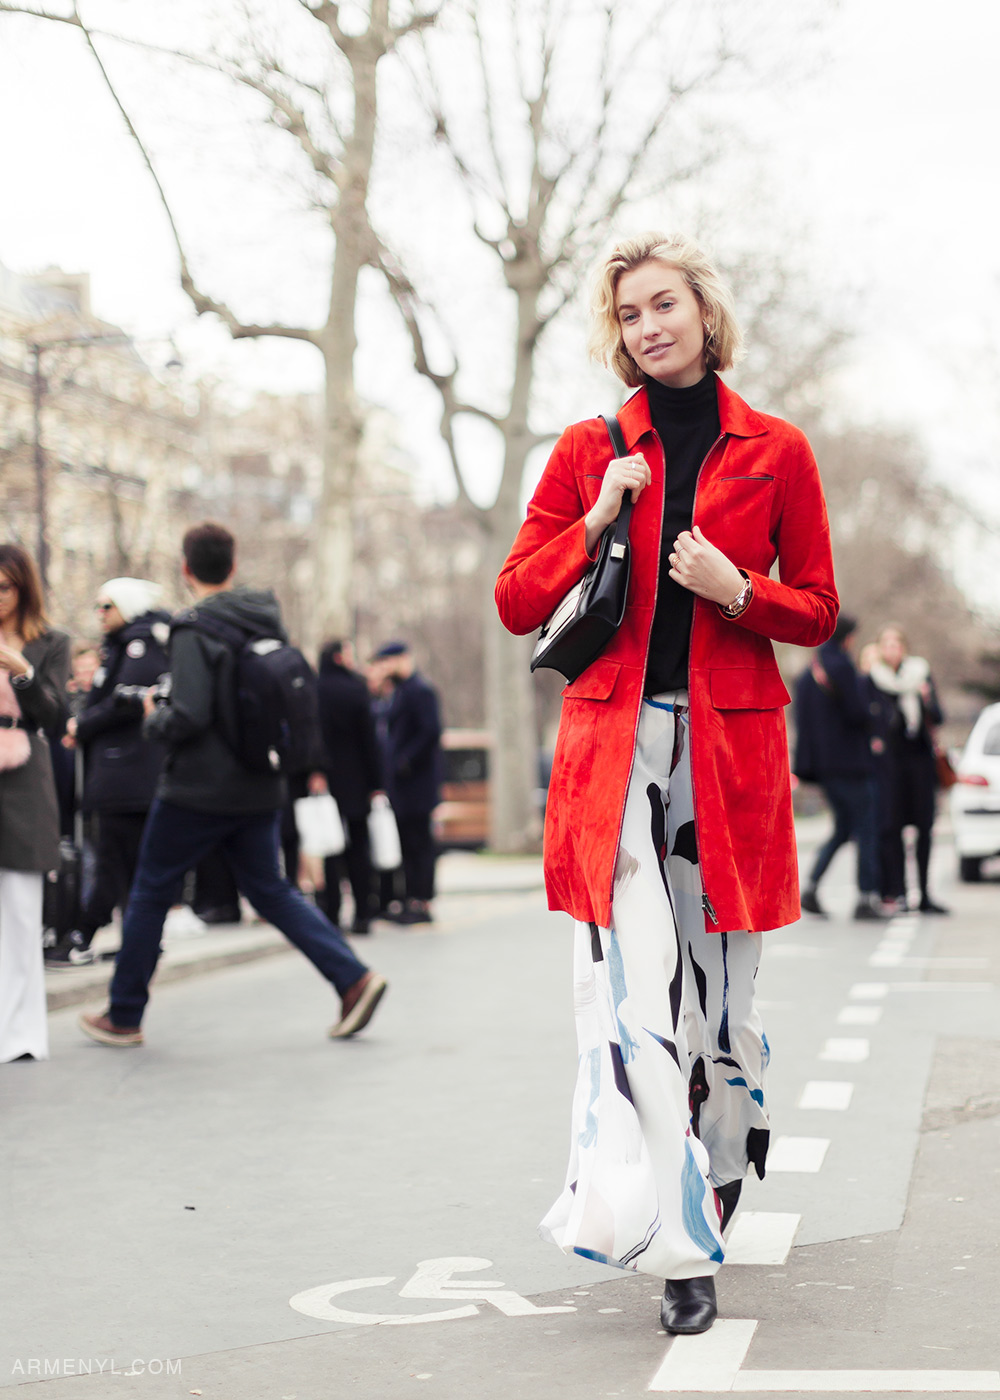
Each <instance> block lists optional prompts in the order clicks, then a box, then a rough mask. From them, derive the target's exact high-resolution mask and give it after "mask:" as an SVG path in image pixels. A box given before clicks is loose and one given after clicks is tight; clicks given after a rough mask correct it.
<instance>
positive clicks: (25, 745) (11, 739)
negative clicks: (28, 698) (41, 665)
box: [0, 667, 31, 773]
mask: <svg viewBox="0 0 1000 1400" xmlns="http://www.w3.org/2000/svg"><path fill="white" fill-rule="evenodd" d="M0 715H9V716H10V718H11V719H20V718H21V706H20V705H19V704H18V703H17V696H16V695H15V694H14V687H13V686H12V685H11V683H10V672H9V671H7V670H4V668H3V667H0ZM30 757H31V741H30V740H29V738H28V735H27V733H26V732H25V731H24V730H23V729H0V773H5V772H7V771H8V770H9V769H11V768H23V767H24V765H25V764H26V763H27V761H28V759H29V758H30Z"/></svg>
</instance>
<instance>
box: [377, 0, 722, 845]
mask: <svg viewBox="0 0 1000 1400" xmlns="http://www.w3.org/2000/svg"><path fill="white" fill-rule="evenodd" d="M733 9H734V7H732V6H731V5H729V4H726V3H707V4H704V5H701V6H692V5H690V4H687V3H684V2H683V0H667V3H660V4H657V5H655V6H652V5H651V6H647V5H635V6H628V5H621V4H613V3H607V4H604V3H601V4H590V5H587V6H585V7H581V6H579V5H576V4H573V3H572V0H536V3H534V4H530V5H525V4H522V3H519V0H505V2H504V3H496V0H467V3H466V4H464V5H457V4H456V5H455V6H453V7H451V8H449V10H448V11H447V18H449V19H450V20H451V27H450V29H447V30H446V29H445V28H444V27H442V28H441V29H439V30H436V31H435V32H434V33H433V34H429V35H427V36H425V37H424V42H423V43H422V44H421V46H420V53H421V62H420V64H419V65H418V66H417V67H416V71H415V77H416V80H417V82H418V84H419V86H420V89H421V90H422V93H423V96H424V105H425V108H426V110H427V112H428V114H429V126H430V131H431V133H432V134H433V137H434V139H435V141H436V143H437V145H438V147H439V149H440V151H441V152H442V153H443V154H444V155H445V156H446V157H447V161H448V163H449V164H450V167H451V170H452V172H453V174H454V175H455V176H457V179H458V182H459V184H460V186H461V189H462V190H463V191H464V195H465V198H466V200H467V204H468V209H469V215H470V216H471V218H470V219H469V220H468V221H467V222H471V225H472V228H473V230H474V233H475V236H476V239H477V240H478V244H479V246H480V248H481V249H482V250H485V253H486V256H487V259H488V260H489V259H491V260H492V266H491V267H488V268H487V269H486V271H485V274H484V275H483V276H482V281H481V283H480V282H477V285H476V288H475V295H474V296H471V297H463V296H461V295H460V294H459V295H457V294H456V288H455V286H454V282H453V281H450V282H449V284H448V286H447V287H442V286H441V285H440V282H439V283H438V285H437V286H435V285H434V279H433V277H432V276H430V275H429V276H427V277H426V278H425V279H424V282H423V284H422V285H421V286H420V287H419V288H418V287H417V286H416V285H415V282H414V280H413V279H411V278H410V277H407V275H406V274H405V272H404V271H403V270H402V269H401V268H400V267H398V266H397V265H395V264H394V262H393V260H392V258H391V257H390V256H389V255H388V254H387V253H385V252H384V251H383V254H382V267H383V271H384V272H385V275H386V277H387V279H388V282H389V286H390V288H391V290H392V292H393V294H394V296H395V298H396V301H397V304H398V305H399V307H400V310H401V312H402V315H403V317H404V320H405V323H406V326H407V328H408V331H409V333H410V337H411V340H412V346H413V354H414V363H415V365H416V368H417V370H418V371H419V373H420V374H421V375H423V376H424V377H425V378H426V379H428V380H429V381H430V382H431V383H432V384H433V385H434V386H435V388H436V389H437V391H438V393H439V395H440V401H441V432H442V435H443V437H444V441H445V443H446V444H447V447H448V450H449V453H450V456H451V462H452V465H453V468H454V477H455V485H456V490H457V492H458V497H459V500H460V502H461V503H462V505H463V506H464V508H465V509H466V511H467V513H468V515H469V516H470V517H471V518H472V519H474V520H475V521H476V522H477V524H478V526H479V528H480V529H481V531H482V536H483V540H484V552H485V567H484V580H485V583H486V592H485V597H484V606H483V617H484V628H485V639H486V648H485V651H486V671H485V674H486V698H487V715H488V722H489V725H490V727H491V728H492V729H493V731H494V733H495V735H496V752H497V753H499V754H501V755H502V756H503V757H502V762H501V763H499V764H498V765H496V771H495V772H494V773H493V775H492V783H491V787H492V800H493V845H494V847H495V848H496V849H499V850H518V849H523V848H525V847H526V846H530V845H532V844H533V843H534V842H536V841H537V837H538V832H537V814H536V811H535V807H534V801H533V794H534V789H535V787H536V784H537V774H536V772H535V749H536V725H535V719H534V714H533V699H532V688H531V684H530V681H529V675H528V667H527V662H528V649H527V647H526V645H525V642H524V640H523V639H521V638H516V637H511V636H509V635H508V634H507V633H506V632H505V631H504V630H503V629H502V628H501V626H500V624H499V622H498V621H497V618H496V613H495V609H494V607H493V601H492V589H493V581H494V580H495V578H496V575H497V572H498V570H499V568H500V566H501V564H502V562H503V560H504V557H505V555H506V553H507V550H508V549H509V547H510V543H511V541H512V539H513V537H514V534H515V532H516V530H517V528H518V526H519V524H520V520H521V507H522V486H523V481H524V477H525V469H526V465H527V464H528V461H529V457H530V455H531V454H532V452H533V451H534V450H535V449H536V448H539V447H540V446H542V445H544V444H545V443H547V442H550V441H551V440H552V439H553V438H554V437H555V436H556V431H555V430H557V429H558V427H560V426H561V424H560V423H559V422H558V420H557V421H556V422H553V410H552V409H551V407H550V406H549V405H547V404H545V402H544V397H545V396H544V393H543V392H540V390H543V389H544V380H545V374H544V368H545V360H546V347H547V345H548V344H549V343H550V342H551V341H552V334H551V333H552V329H553V327H554V324H555V323H556V321H557V318H558V317H559V316H560V313H561V312H563V311H564V309H566V308H567V307H570V306H571V305H572V303H573V302H574V299H575V298H576V297H577V294H578V291H579V285H580V281H581V275H582V269H583V268H585V267H586V266H587V265H589V264H590V263H591V262H592V261H593V258H594V256H595V254H596V252H597V250H598V248H599V247H600V245H601V244H602V243H603V242H604V241H605V240H606V238H607V236H608V233H609V230H610V229H611V227H612V226H613V225H614V222H615V220H616V218H617V217H618V216H619V215H620V214H621V213H622V211H623V210H624V209H625V207H626V205H627V204H628V203H630V202H631V203H634V202H635V201H637V200H640V201H641V200H642V199H643V198H644V197H648V196H650V195H651V194H654V193H656V194H660V195H663V194H664V192H666V191H667V190H670V191H671V192H675V191H677V190H678V189H680V188H681V187H682V186H684V185H685V184H688V183H690V182H692V181H693V180H694V177H696V176H702V175H704V173H705V172H706V170H707V169H708V168H709V166H710V165H711V164H712V162H713V160H714V159H715V157H716V155H717V154H718V152H719V149H720V142H719V138H718V130H717V124H716V122H715V120H714V118H713V117H712V116H711V115H710V113H709V110H708V108H707V106H706V99H707V98H708V97H709V96H710V95H711V94H712V93H713V92H715V93H717V92H718V91H719V90H720V86H721V84H722V83H723V80H725V81H726V82H728V83H729V84H731V85H732V84H738V83H739V82H740V81H741V75H742V73H743V63H742V60H741V59H740V58H739V57H737V54H736V52H735V50H734V47H733V43H732V35H731V31H730V27H729V24H728V19H729V17H730V15H731V14H732V13H733ZM456 54H457V55H459V57H458V62H459V65H460V66H461V68H462V71H463V74H464V76H465V84H464V87H463V88H462V89H460V88H459V87H458V86H457V85H456V84H454V83H449V81H448V73H449V71H451V69H452V68H453V67H454V65H455V62H456ZM730 95H731V94H730ZM463 98H464V102H463ZM450 271H451V268H450V266H449V273H450ZM472 275H473V276H476V277H478V276H479V275H480V274H478V273H477V272H473V273H472ZM456 303H457V304H458V307H459V309H460V310H462V309H467V308H468V306H469V305H473V306H474V307H475V311H474V314H473V316H472V321H473V337H472V343H471V345H470V339H469V336H468V335H464V336H463V334H462V327H461V326H459V327H458V329H457V330H456V329H455V321H456V318H455V317H454V315H452V316H449V309H451V308H454V307H455V305H456ZM466 319H468V318H466ZM449 322H450V325H449ZM498 337H501V338H502V343H503V345H504V347H505V350H506V354H507V359H508V363H507V364H503V363H502V362H501V364H500V366H499V369H498V368H497V366H496V365H495V364H493V365H490V364H489V363H487V365H485V366H484V365H483V363H482V349H483V347H484V345H487V346H488V347H489V350H490V351H491V352H492V353H493V355H494V359H495V351H496V345H497V340H498ZM449 343H450V344H451V346H452V349H451V351H450V352H449V351H448V350H447V349H443V348H442V347H444V346H447V345H448V344H449ZM477 354H478V355H479V357H480V367H479V375H478V378H479V382H480V384H483V383H485V384H486V386H487V387H486V389H485V391H483V390H480V392H479V395H478V397H477V398H475V399H472V398H471V397H470V396H469V394H468V391H467V390H466V389H465V387H464V386H466V385H467V384H469V382H470V380H472V378H473V365H474V363H475V360H476V357H477ZM576 363H579V355H578V352H577V356H576ZM563 373H565V371H563ZM575 377H576V378H579V377H580V376H575ZM498 381H499V386H500V387H497V386H498ZM590 387H591V395H592V397H591V408H590V411H591V412H594V411H595V409H596V408H597V407H602V406H606V405H602V404H596V405H595V404H594V401H593V396H594V395H596V393H597V392H600V391H598V390H597V381H596V380H595V381H593V383H592V385H591V386H590ZM603 392H604V393H605V394H608V390H607V389H605V390H604V391H603ZM562 401H563V404H564V405H565V404H566V402H567V401H568V402H570V403H572V402H574V401H575V402H577V403H579V402H580V396H579V395H578V394H574V393H571V392H567V393H564V394H563V395H562ZM563 411H565V409H564V410H563ZM470 418H473V419H476V420H478V421H479V422H480V423H485V424H486V425H487V426H488V428H489V429H491V430H492V431H493V432H494V433H495V434H496V435H497V437H498V438H499V439H500V444H499V455H500V456H501V457H502V465H501V468H500V471H499V485H498V487H497V490H496V494H495V497H494V498H493V500H492V502H491V503H490V504H488V505H484V504H482V503H481V499H480V497H481V488H480V491H479V492H477V491H476V485H477V481H478V482H481V479H482V473H481V472H477V466H478V465H479V461H477V456H476V452H474V451H473V450H471V449H467V450H466V451H465V452H463V451H462V450H461V443H460V438H461V436H462V432H463V427H467V425H468V423H469V420H470ZM545 419H547V421H544V420H545ZM562 421H563V422H565V419H563V420H562ZM477 451H478V452H479V453H480V458H479V460H481V449H477Z"/></svg>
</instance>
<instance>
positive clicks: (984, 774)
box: [949, 705, 1000, 881]
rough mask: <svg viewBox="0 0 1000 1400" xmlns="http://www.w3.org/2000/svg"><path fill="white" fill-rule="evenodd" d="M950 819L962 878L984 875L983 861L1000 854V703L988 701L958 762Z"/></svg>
mask: <svg viewBox="0 0 1000 1400" xmlns="http://www.w3.org/2000/svg"><path fill="white" fill-rule="evenodd" d="M956 772H957V773H958V782H957V783H955V784H954V786H953V787H952V789H951V792H950V795H949V800H950V802H951V820H952V825H953V827H954V830H955V849H956V850H957V851H958V873H959V876H960V878H961V879H963V880H969V881H971V880H980V879H982V865H983V861H984V860H988V859H989V858H990V856H996V855H1000V705H987V706H986V709H985V710H983V712H982V714H981V715H980V716H979V718H978V719H977V720H976V723H975V725H974V726H973V729H972V733H971V734H970V735H969V738H968V742H967V743H966V745H965V748H964V749H963V750H962V757H961V758H960V759H959V760H958V763H957V765H956Z"/></svg>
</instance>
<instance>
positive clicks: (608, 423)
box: [600, 413, 632, 559]
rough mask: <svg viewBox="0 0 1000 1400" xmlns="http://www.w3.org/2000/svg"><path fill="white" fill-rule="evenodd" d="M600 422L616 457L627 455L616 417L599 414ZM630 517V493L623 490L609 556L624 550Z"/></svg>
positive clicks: (619, 554) (615, 556)
mask: <svg viewBox="0 0 1000 1400" xmlns="http://www.w3.org/2000/svg"><path fill="white" fill-rule="evenodd" d="M600 419H601V422H602V423H603V424H604V426H605V428H607V430H608V437H609V438H610V439H611V448H612V451H613V452H614V455H615V456H616V457H627V456H628V447H627V445H626V443H625V435H624V434H623V432H622V426H621V424H620V423H619V421H618V419H617V418H616V417H615V416H614V415H613V414H612V415H610V416H609V415H608V414H606V413H602V414H600ZM631 519H632V493H631V492H630V491H625V492H623V494H622V504H621V509H620V510H619V512H618V520H617V522H616V524H615V537H614V539H613V540H612V541H611V557H612V558H613V559H620V558H621V556H622V555H623V554H624V552H625V542H626V540H627V539H628V527H629V521H630V520H631Z"/></svg>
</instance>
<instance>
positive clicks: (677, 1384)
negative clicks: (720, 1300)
mask: <svg viewBox="0 0 1000 1400" xmlns="http://www.w3.org/2000/svg"><path fill="white" fill-rule="evenodd" d="M756 1330H757V1324H756V1322H742V1321H737V1320H731V1319H728V1318H727V1319H720V1320H719V1321H718V1322H716V1323H715V1325H714V1326H713V1328H712V1330H711V1331H710V1332H703V1333H701V1335H700V1336H697V1337H674V1338H672V1340H671V1342H670V1345H669V1347H668V1348H667V1354H666V1356H665V1357H664V1360H663V1364H662V1365H661V1366H660V1369H659V1370H658V1371H657V1373H656V1375H655V1376H654V1377H653V1379H652V1380H651V1381H650V1383H649V1388H650V1390H659V1391H665V1390H666V1391H670V1390H673V1391H677V1390H692V1391H701V1392H705V1391H707V1392H709V1393H713V1392H714V1393H718V1392H720V1391H727V1390H732V1388H733V1382H734V1381H735V1379H736V1377H737V1376H738V1375H739V1373H740V1367H741V1366H742V1365H743V1362H744V1360H745V1359H746V1354H747V1352H748V1351H749V1350H750V1343H751V1342H752V1341H753V1334H754V1332H756Z"/></svg>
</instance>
